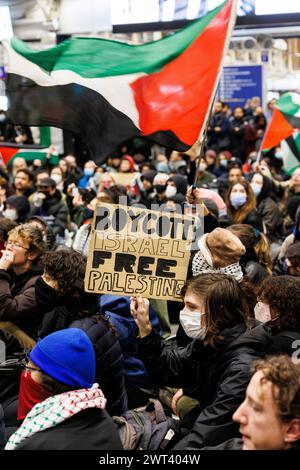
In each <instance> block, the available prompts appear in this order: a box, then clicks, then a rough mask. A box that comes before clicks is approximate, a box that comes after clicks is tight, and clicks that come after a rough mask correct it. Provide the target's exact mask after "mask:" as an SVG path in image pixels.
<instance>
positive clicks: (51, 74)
mask: <svg viewBox="0 0 300 470" xmlns="http://www.w3.org/2000/svg"><path fill="white" fill-rule="evenodd" d="M235 16H236V0H226V1H224V2H223V3H222V4H221V5H220V6H219V7H217V8H215V9H214V10H212V11H211V12H209V13H208V14H207V15H206V16H204V17H202V18H200V19H197V20H195V21H193V22H192V23H190V24H189V25H188V26H186V27H185V28H183V29H182V30H180V31H177V32H176V33H174V34H172V35H169V36H167V37H164V38H163V39H161V40H159V41H154V42H151V43H147V44H143V45H137V46H135V45H130V44H126V43H121V42H117V41H111V40H106V39H95V38H86V37H85V38H71V39H68V40H66V41H64V42H62V43H61V44H59V45H58V46H56V47H53V48H51V49H48V50H44V51H34V50H32V49H31V48H30V47H28V46H27V45H26V44H25V43H23V42H22V41H20V40H18V39H16V38H13V39H12V40H11V41H10V42H9V43H8V42H7V43H6V46H7V51H8V76H7V95H8V98H9V103H10V108H9V116H10V118H11V120H12V121H13V122H15V123H18V124H27V125H31V126H45V125H47V126H53V127H60V128H63V129H65V130H68V131H71V132H72V133H73V134H78V135H81V136H82V137H83V139H84V140H85V141H86V144H87V145H88V147H89V150H90V152H91V155H92V157H93V158H94V159H95V160H96V161H97V162H98V163H101V162H102V161H103V160H104V159H105V157H106V156H107V155H108V154H109V153H111V152H112V151H114V150H115V149H116V148H117V147H118V146H119V145H120V144H122V143H124V142H125V141H127V140H128V139H131V138H133V137H136V136H139V135H142V136H146V137H148V138H149V139H151V140H153V141H154V142H156V143H158V144H160V145H164V146H166V147H170V148H172V149H176V150H179V151H186V150H188V149H189V148H190V147H191V146H192V145H193V144H194V142H195V141H196V140H197V139H198V138H199V136H201V135H202V132H203V129H204V127H205V124H206V120H207V116H208V112H209V109H210V107H211V105H212V102H213V99H214V94H215V90H216V87H217V83H218V78H219V74H220V72H221V65H222V58H223V56H224V55H225V53H226V48H227V47H228V44H229V39H230V35H231V32H232V29H233V27H234V23H235Z"/></svg>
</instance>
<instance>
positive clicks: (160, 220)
mask: <svg viewBox="0 0 300 470" xmlns="http://www.w3.org/2000/svg"><path fill="white" fill-rule="evenodd" d="M193 230H194V219H193V218H192V217H187V216H182V215H181V214H177V213H169V212H157V211H151V210H147V209H142V208H138V207H127V206H121V205H116V204H105V203H102V204H101V205H98V206H97V208H96V211H95V216H94V221H93V226H92V230H91V242H90V252H89V256H88V262H87V270H86V276H85V289H86V291H88V292H97V293H106V294H114V295H126V296H132V295H137V294H141V295H143V297H147V298H151V299H164V300H168V299H172V300H180V299H181V296H180V292H181V289H182V287H183V285H184V283H185V280H186V276H187V269H188V264H189V258H190V247H191V242H192V238H193Z"/></svg>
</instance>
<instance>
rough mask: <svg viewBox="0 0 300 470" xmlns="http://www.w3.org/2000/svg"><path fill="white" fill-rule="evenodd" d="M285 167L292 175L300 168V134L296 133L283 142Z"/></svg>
mask: <svg viewBox="0 0 300 470" xmlns="http://www.w3.org/2000/svg"><path fill="white" fill-rule="evenodd" d="M280 146H281V151H282V157H283V167H284V170H285V171H286V173H287V174H288V175H291V174H292V173H293V172H294V170H296V168H298V167H299V166H300V132H298V131H296V132H294V133H293V135H291V136H290V137H288V138H287V139H286V140H283V141H282V142H281V145H280Z"/></svg>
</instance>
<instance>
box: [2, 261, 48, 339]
mask: <svg viewBox="0 0 300 470" xmlns="http://www.w3.org/2000/svg"><path fill="white" fill-rule="evenodd" d="M40 274H41V270H40V268H39V266H35V267H34V268H32V269H30V270H29V271H27V272H26V273H24V274H22V275H21V276H14V273H13V272H10V271H5V270H3V269H0V321H10V322H13V323H15V324H16V325H18V326H19V327H20V328H21V329H22V330H24V331H25V332H26V333H27V334H28V335H29V336H31V337H33V338H35V337H36V335H37V328H38V325H39V324H40V323H41V320H42V317H41V315H40V314H39V309H38V306H37V302H36V298H35V282H36V280H37V278H38V277H39V275H40Z"/></svg>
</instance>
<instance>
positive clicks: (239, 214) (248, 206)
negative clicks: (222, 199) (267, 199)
mask: <svg viewBox="0 0 300 470" xmlns="http://www.w3.org/2000/svg"><path fill="white" fill-rule="evenodd" d="M236 184H240V185H241V186H243V188H244V189H245V190H246V193H247V201H246V203H245V204H244V205H243V206H242V207H239V208H238V209H235V208H234V207H233V206H232V205H231V202H230V195H231V192H232V190H233V188H234V186H235V185H236ZM226 205H227V208H228V212H229V214H230V215H231V217H232V218H233V221H234V223H235V224H242V223H243V221H244V220H245V219H246V218H247V216H248V215H249V214H250V212H252V211H253V209H255V207H256V197H255V194H254V192H253V189H252V188H251V185H250V183H249V182H248V181H247V180H245V179H244V178H239V179H238V180H237V181H235V182H233V183H231V185H230V187H229V189H228V193H227V197H226Z"/></svg>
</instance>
